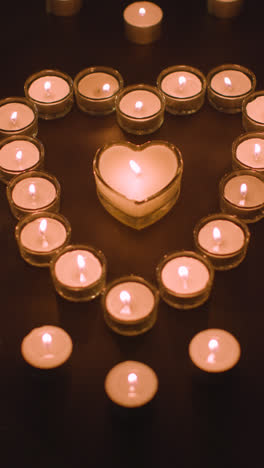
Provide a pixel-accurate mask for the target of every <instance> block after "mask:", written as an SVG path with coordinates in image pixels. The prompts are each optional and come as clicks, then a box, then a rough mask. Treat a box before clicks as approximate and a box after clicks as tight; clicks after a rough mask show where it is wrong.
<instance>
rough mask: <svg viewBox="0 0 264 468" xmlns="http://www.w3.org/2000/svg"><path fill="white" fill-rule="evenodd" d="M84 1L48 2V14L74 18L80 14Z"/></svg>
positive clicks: (60, 0) (53, 0)
mask: <svg viewBox="0 0 264 468" xmlns="http://www.w3.org/2000/svg"><path fill="white" fill-rule="evenodd" d="M81 7H82V0H46V12H47V13H53V14H54V15H56V16H72V15H76V14H77V13H79V11H80V9H81Z"/></svg>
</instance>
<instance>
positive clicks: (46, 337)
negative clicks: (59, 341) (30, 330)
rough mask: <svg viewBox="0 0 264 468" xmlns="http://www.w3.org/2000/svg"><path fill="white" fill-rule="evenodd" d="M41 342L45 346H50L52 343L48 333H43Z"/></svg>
mask: <svg viewBox="0 0 264 468" xmlns="http://www.w3.org/2000/svg"><path fill="white" fill-rule="evenodd" d="M42 342H43V343H44V344H46V345H47V344H50V343H51V342H52V336H51V335H50V334H49V333H43V335H42Z"/></svg>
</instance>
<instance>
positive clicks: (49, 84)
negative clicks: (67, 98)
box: [44, 81, 51, 96]
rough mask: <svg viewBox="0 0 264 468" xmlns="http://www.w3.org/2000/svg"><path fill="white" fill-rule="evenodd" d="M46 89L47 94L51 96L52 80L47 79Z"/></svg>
mask: <svg viewBox="0 0 264 468" xmlns="http://www.w3.org/2000/svg"><path fill="white" fill-rule="evenodd" d="M44 89H45V91H46V94H47V96H49V94H50V90H51V82H50V81H45V83H44Z"/></svg>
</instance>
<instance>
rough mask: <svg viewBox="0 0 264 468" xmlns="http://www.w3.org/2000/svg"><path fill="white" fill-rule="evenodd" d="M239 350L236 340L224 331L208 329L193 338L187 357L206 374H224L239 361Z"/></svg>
mask: <svg viewBox="0 0 264 468" xmlns="http://www.w3.org/2000/svg"><path fill="white" fill-rule="evenodd" d="M240 355H241V349H240V344H239V342H238V341H237V339H236V338H235V337H234V336H233V335H231V333H229V332H228V331H226V330H221V329H219V328H209V329H207V330H203V331H201V332H199V333H197V335H195V336H194V337H193V339H192V340H191V342H190V344H189V356H190V358H191V360H192V362H193V363H194V364H195V365H196V366H197V367H199V369H201V370H203V371H206V372H210V373H211V372H214V373H216V372H226V371H228V370H230V369H232V367H234V366H235V365H236V364H237V362H238V361H239V359H240Z"/></svg>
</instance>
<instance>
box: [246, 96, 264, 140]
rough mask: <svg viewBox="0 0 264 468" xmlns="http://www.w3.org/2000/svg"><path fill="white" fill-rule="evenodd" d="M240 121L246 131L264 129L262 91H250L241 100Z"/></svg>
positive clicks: (260, 130)
mask: <svg viewBox="0 0 264 468" xmlns="http://www.w3.org/2000/svg"><path fill="white" fill-rule="evenodd" d="M242 123H243V127H244V129H245V130H246V131H247V132H250V131H253V132H263V131H264V91H257V92H256V93H252V94H250V96H248V97H247V98H246V99H245V100H244V101H243V105H242Z"/></svg>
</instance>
